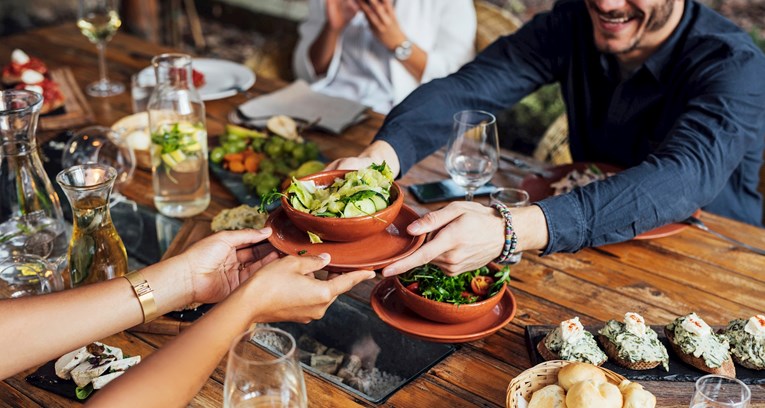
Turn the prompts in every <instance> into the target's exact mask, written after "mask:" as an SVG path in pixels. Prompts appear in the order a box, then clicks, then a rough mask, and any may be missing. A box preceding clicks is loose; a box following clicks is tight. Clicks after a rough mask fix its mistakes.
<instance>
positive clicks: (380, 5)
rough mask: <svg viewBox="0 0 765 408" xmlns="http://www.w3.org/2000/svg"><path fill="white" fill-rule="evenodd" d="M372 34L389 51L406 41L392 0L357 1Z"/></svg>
mask: <svg viewBox="0 0 765 408" xmlns="http://www.w3.org/2000/svg"><path fill="white" fill-rule="evenodd" d="M358 4H359V7H360V8H361V11H362V12H363V13H364V15H365V16H366V17H367V21H368V22H369V28H370V29H371V30H372V34H374V35H375V37H377V39H378V40H380V42H381V43H382V44H383V45H384V46H385V48H387V49H388V50H390V51H393V50H394V49H395V48H396V47H397V46H398V45H399V44H401V43H402V42H404V40H406V35H404V33H403V32H402V31H401V27H400V26H399V24H398V19H397V18H396V10H395V9H394V8H393V1H392V0H359V2H358Z"/></svg>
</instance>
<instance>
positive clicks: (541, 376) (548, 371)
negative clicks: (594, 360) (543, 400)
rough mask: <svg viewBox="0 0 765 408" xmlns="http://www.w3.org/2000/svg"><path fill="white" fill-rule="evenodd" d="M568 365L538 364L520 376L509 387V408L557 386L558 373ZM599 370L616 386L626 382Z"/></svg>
mask: <svg viewBox="0 0 765 408" xmlns="http://www.w3.org/2000/svg"><path fill="white" fill-rule="evenodd" d="M568 364H571V362H570V361H565V360H550V361H545V362H544V363H541V364H537V365H535V366H534V367H531V368H529V369H528V370H526V371H524V372H522V373H520V374H518V375H517V376H516V377H515V378H513V380H512V381H510V384H509V385H508V386H507V399H506V404H507V408H516V407H517V406H518V400H519V398H520V397H523V398H524V399H526V401H529V400H530V399H531V394H532V393H534V391H536V390H539V389H541V388H543V387H545V386H547V385H550V384H557V383H558V371H560V369H561V368H563V366H566V365H568ZM598 368H599V369H600V370H602V371H603V374H605V375H606V379H607V380H608V382H610V383H612V384H614V385H619V384H620V383H621V382H622V381H623V380H625V378H624V377H622V376H621V375H619V374H617V373H615V372H613V371H611V370H607V369H605V368H603V367H598Z"/></svg>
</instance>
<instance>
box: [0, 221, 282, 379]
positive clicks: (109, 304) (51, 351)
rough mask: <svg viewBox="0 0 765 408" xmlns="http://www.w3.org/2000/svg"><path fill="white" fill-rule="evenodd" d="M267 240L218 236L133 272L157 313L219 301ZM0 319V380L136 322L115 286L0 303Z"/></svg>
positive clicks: (138, 317)
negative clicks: (148, 288) (149, 290)
mask: <svg viewBox="0 0 765 408" xmlns="http://www.w3.org/2000/svg"><path fill="white" fill-rule="evenodd" d="M270 234H271V230H270V229H263V230H243V231H227V232H222V233H218V234H215V235H212V236H210V237H207V238H205V239H203V240H201V241H199V242H198V243H196V244H195V245H194V246H192V247H191V248H189V249H188V250H187V251H186V252H184V253H183V254H181V255H178V256H175V257H173V258H170V259H167V260H165V261H162V262H160V263H158V264H155V265H152V266H149V267H146V268H144V269H143V270H141V274H142V275H143V276H144V278H145V279H146V280H147V281H148V282H149V285H150V286H151V288H152V289H153V290H154V298H155V299H156V303H157V308H158V310H159V312H160V313H167V312H170V311H172V310H175V309H178V308H180V307H183V306H185V305H188V304H190V303H193V302H201V303H215V302H219V301H221V300H223V299H224V298H225V297H226V296H227V295H228V294H229V293H231V292H232V291H233V290H234V289H235V288H236V287H237V286H239V283H240V282H242V281H244V280H246V279H247V278H248V277H249V274H250V273H252V271H253V270H254V268H252V267H251V268H245V269H243V270H242V271H241V272H240V270H239V266H240V265H250V264H254V265H256V266H257V265H260V264H261V263H262V262H260V261H259V259H261V258H262V257H263V255H264V254H265V253H266V251H270V247H268V248H267V249H266V248H265V247H253V246H252V244H253V243H255V242H259V241H262V240H263V239H265V238H266V237H268V236H269V235H270ZM272 259H273V257H271V258H265V259H264V261H266V262H267V261H268V260H272ZM0 316H3V318H2V319H0V332H2V333H14V335H13V336H0V361H2V362H3V364H0V378H7V377H9V376H11V375H13V374H15V373H17V372H19V371H22V370H24V369H26V368H29V367H34V366H36V365H39V364H42V363H44V362H46V361H48V360H51V359H53V358H56V357H59V356H61V355H62V354H65V353H67V352H70V351H72V350H74V349H76V348H78V347H82V346H84V345H86V344H88V343H90V342H92V341H94V340H97V339H101V338H104V337H107V336H110V335H112V334H114V333H117V332H119V331H122V330H125V329H127V328H130V327H133V326H135V325H136V324H139V323H141V322H142V321H143V312H142V310H141V305H140V303H139V301H138V299H137V298H136V296H135V293H134V292H133V288H132V287H131V285H130V283H129V282H128V281H127V279H123V278H117V279H112V280H109V281H106V282H101V283H97V284H93V285H88V286H84V287H81V288H77V289H71V290H66V291H63V292H58V293H52V294H48V295H42V296H33V297H26V298H19V299H5V300H0ZM19 339H23V341H20V340H19Z"/></svg>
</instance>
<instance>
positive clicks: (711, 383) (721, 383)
mask: <svg viewBox="0 0 765 408" xmlns="http://www.w3.org/2000/svg"><path fill="white" fill-rule="evenodd" d="M751 398H752V391H751V390H750V389H749V387H748V386H747V385H746V384H744V383H743V382H741V380H737V379H735V378H731V377H726V376H724V375H716V374H709V375H705V376H703V377H701V378H699V379H698V380H696V388H695V391H694V393H693V399H691V405H690V408H747V407H749V402H750V400H751Z"/></svg>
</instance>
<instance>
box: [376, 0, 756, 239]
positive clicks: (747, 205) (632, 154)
mask: <svg viewBox="0 0 765 408" xmlns="http://www.w3.org/2000/svg"><path fill="white" fill-rule="evenodd" d="M592 33H593V29H592V22H591V20H590V17H589V14H588V13H587V8H586V5H585V3H584V1H582V0H563V1H560V2H558V3H557V4H556V5H555V7H554V8H553V9H552V10H551V11H550V12H547V13H543V14H540V15H537V16H536V17H535V18H534V19H533V20H532V21H530V22H529V23H528V24H526V25H524V26H523V27H522V28H521V29H520V30H519V31H518V32H516V33H515V34H513V35H510V36H506V37H502V38H500V39H499V40H497V41H496V42H495V43H493V44H492V45H491V46H489V47H488V48H487V49H486V50H485V51H484V52H482V53H481V54H480V55H479V56H478V57H477V58H476V59H475V60H474V61H473V62H471V63H469V64H467V65H465V66H464V67H463V68H462V69H461V70H460V71H458V72H457V73H455V74H453V75H451V76H449V77H447V78H443V79H439V80H434V81H431V82H429V83H427V84H425V85H423V86H421V87H420V88H418V89H417V90H416V91H415V92H413V93H412V94H411V95H410V96H409V97H408V98H407V99H405V100H404V101H403V102H402V103H401V104H399V105H398V106H397V107H396V108H394V109H393V111H392V112H391V113H390V115H389V116H388V117H387V118H386V120H385V123H384V125H383V127H382V128H381V130H380V132H379V133H378V135H377V137H376V138H377V139H380V140H385V141H387V142H388V143H390V144H391V145H392V146H393V148H394V149H395V150H396V152H397V154H398V158H399V161H400V163H401V172H402V174H403V173H404V172H406V171H407V170H408V169H409V168H410V167H411V166H412V165H414V164H415V163H416V162H417V161H419V160H421V159H423V158H425V157H426V156H427V155H429V154H431V153H433V152H434V151H436V150H437V149H438V148H440V147H441V146H443V145H444V144H445V142H446V140H447V138H448V135H449V133H450V129H451V125H452V115H453V114H454V113H455V112H457V111H460V110H463V109H484V110H489V111H499V110H501V109H504V108H506V107H508V106H511V105H513V104H514V103H516V102H518V101H519V100H520V99H521V98H522V97H524V96H525V95H527V94H529V93H531V92H533V91H534V90H536V89H537V88H539V87H540V86H541V85H543V84H547V83H552V82H556V81H557V82H559V83H560V84H561V90H562V93H563V97H564V99H565V102H566V110H567V114H568V118H569V143H570V146H571V153H572V156H573V158H574V160H575V161H597V162H605V163H610V164H613V165H616V166H620V167H622V168H624V169H626V170H624V171H622V172H620V173H618V174H617V175H615V176H613V177H610V178H608V179H606V180H604V181H601V182H596V183H592V184H590V185H588V186H586V187H584V188H580V189H575V190H574V191H573V192H571V193H569V194H565V195H561V196H557V197H550V198H547V199H544V200H542V201H540V202H538V203H537V205H538V206H539V207H541V209H542V210H543V212H544V214H545V216H546V218H547V222H548V232H549V244H548V247H547V248H546V250H545V251H544V253H551V252H561V251H564V252H571V251H577V250H579V249H581V248H583V247H589V246H599V245H603V244H608V243H613V242H620V241H625V240H628V239H631V238H632V237H634V236H635V235H637V234H640V233H642V232H645V231H648V230H650V229H653V228H655V227H658V226H661V225H664V224H668V223H671V222H676V221H679V220H682V219H684V218H686V217H688V216H689V215H691V214H692V213H693V212H694V211H695V210H696V209H698V208H704V209H705V210H707V211H710V212H713V213H717V214H721V215H725V216H728V217H731V218H734V219H738V220H741V221H745V222H748V223H750V224H754V225H761V222H762V220H761V217H762V197H760V194H759V193H758V192H757V184H758V181H759V176H758V175H759V169H760V166H761V164H762V155H763V148H764V147H765V78H764V77H765V56H763V54H762V52H761V51H760V50H759V49H758V48H757V47H756V46H755V45H754V43H753V42H752V40H751V38H750V37H749V35H748V34H746V33H745V32H743V31H742V30H741V29H739V28H738V27H736V26H735V25H734V24H732V23H731V22H730V21H728V20H727V19H725V18H723V17H722V16H720V15H719V14H717V13H716V12H714V11H713V10H711V9H709V8H707V7H706V6H703V5H701V4H699V3H696V2H695V1H693V0H687V1H686V3H685V10H684V13H683V17H682V20H681V22H680V23H679V26H678V27H677V28H676V30H675V31H674V32H673V34H672V35H671V36H670V38H668V40H667V41H666V42H665V43H664V44H662V46H661V47H660V48H659V49H658V50H657V51H656V52H655V53H654V54H653V55H651V56H650V57H649V58H648V59H647V60H646V61H645V62H644V64H643V65H642V66H640V67H639V68H638V69H637V71H635V72H634V73H633V75H632V76H630V77H629V78H628V79H626V80H624V81H620V75H619V68H618V65H617V63H616V60H615V59H614V57H613V56H612V55H606V54H603V53H600V52H599V51H598V50H597V48H596V47H595V45H594V42H593V39H592V36H593V34H592Z"/></svg>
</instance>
